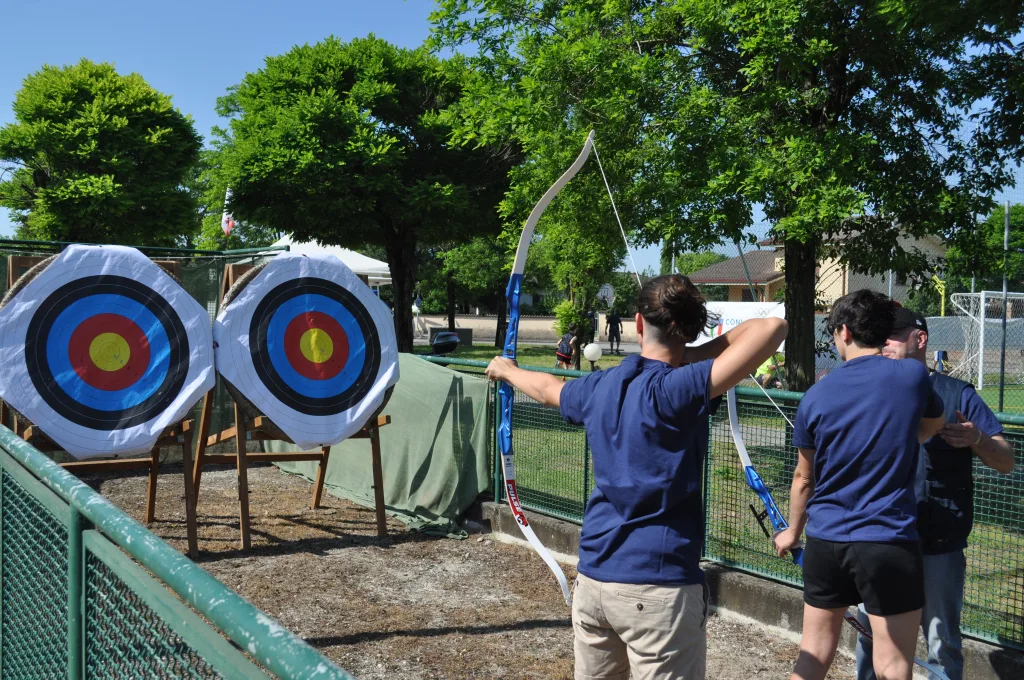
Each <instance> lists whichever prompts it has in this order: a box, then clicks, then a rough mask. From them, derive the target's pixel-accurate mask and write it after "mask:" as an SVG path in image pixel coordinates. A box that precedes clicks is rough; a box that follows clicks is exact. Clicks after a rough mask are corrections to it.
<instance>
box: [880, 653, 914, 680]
mask: <svg viewBox="0 0 1024 680" xmlns="http://www.w3.org/2000/svg"><path fill="white" fill-rule="evenodd" d="M874 667H875V677H876V678H877V679H878V680H910V678H911V677H912V676H913V672H914V664H913V663H912V662H911V661H910V660H908V659H904V658H903V657H901V656H890V657H888V658H883V659H874Z"/></svg>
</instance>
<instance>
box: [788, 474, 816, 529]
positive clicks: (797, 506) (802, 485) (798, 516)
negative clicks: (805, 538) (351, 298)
mask: <svg viewBox="0 0 1024 680" xmlns="http://www.w3.org/2000/svg"><path fill="white" fill-rule="evenodd" d="M813 494H814V483H813V482H811V480H809V479H807V478H806V477H804V476H803V475H801V474H799V473H797V474H795V475H793V486H792V487H790V490H789V526H790V527H793V528H795V529H796V532H797V534H799V533H801V532H802V531H803V530H804V526H805V525H806V524H807V502H808V501H809V500H811V496H812V495H813Z"/></svg>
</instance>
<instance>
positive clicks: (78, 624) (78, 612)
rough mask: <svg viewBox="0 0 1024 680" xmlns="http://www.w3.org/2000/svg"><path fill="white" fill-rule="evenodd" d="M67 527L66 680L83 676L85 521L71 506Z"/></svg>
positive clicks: (78, 678)
mask: <svg viewBox="0 0 1024 680" xmlns="http://www.w3.org/2000/svg"><path fill="white" fill-rule="evenodd" d="M68 510H70V511H71V521H70V522H69V524H68V680H81V678H84V677H85V634H84V633H85V627H84V624H85V622H84V616H83V611H82V610H83V609H84V607H85V587H84V586H85V579H84V578H83V576H84V562H85V557H84V552H83V550H82V532H83V531H85V529H86V524H87V522H86V520H85V518H84V517H82V515H81V513H79V512H78V510H76V509H75V508H74V507H69V508H68Z"/></svg>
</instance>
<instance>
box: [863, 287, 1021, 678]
mask: <svg viewBox="0 0 1024 680" xmlns="http://www.w3.org/2000/svg"><path fill="white" fill-rule="evenodd" d="M882 354H883V355H885V356H886V357H888V358H890V359H911V360H915V359H916V360H917V361H918V362H920V363H921V364H924V363H925V359H926V357H927V356H928V322H927V321H926V320H925V318H924V317H923V316H922V315H920V314H918V313H917V312H914V311H911V310H909V309H906V308H904V307H900V308H899V309H897V310H896V323H895V324H894V325H893V330H892V334H891V335H890V336H889V339H888V340H887V341H886V343H885V349H883V350H882ZM930 380H931V383H932V387H933V388H934V389H935V391H936V392H937V393H938V394H939V396H940V397H941V398H942V401H943V404H944V406H945V413H944V417H945V421H946V424H945V425H944V426H943V428H942V430H941V431H940V432H939V434H938V435H937V436H935V437H932V438H931V439H929V440H928V441H926V442H925V443H924V444H922V445H921V450H920V455H919V464H918V480H917V482H918V485H917V494H916V495H917V500H918V505H917V533H918V534H919V535H920V537H921V552H922V553H924V561H923V565H924V609H923V610H922V612H921V628H922V629H923V631H924V635H925V638H926V639H927V640H928V661H929V663H932V664H935V665H937V666H939V667H941V668H942V670H943V671H944V672H945V673H946V677H948V678H949V680H962V678H963V676H964V658H963V654H962V652H961V649H962V645H961V641H960V612H961V611H962V610H963V606H964V577H965V574H966V570H967V561H966V559H965V557H964V549H965V548H966V547H967V537H968V536H969V535H970V533H971V527H972V526H973V523H974V456H977V457H978V460H980V461H981V462H982V463H983V464H985V465H986V466H988V467H990V468H992V469H993V470H996V471H997V472H1002V473H1003V474H1007V473H1010V472H1012V471H1013V465H1014V460H1013V447H1012V446H1011V445H1010V442H1008V441H1006V439H1005V438H1003V436H1002V432H1003V426H1002V425H1001V424H1000V423H999V421H998V420H996V417H995V414H994V413H992V409H990V408H989V407H988V405H987V404H986V403H985V402H984V401H982V399H981V397H980V396H978V393H977V392H975V391H974V387H972V386H971V385H970V384H969V383H966V382H964V381H963V380H957V379H956V378H951V377H949V376H948V375H943V374H942V373H940V372H937V371H933V372H932V373H931V375H930ZM858 618H859V619H860V620H861V623H864V624H867V625H868V626H869V627H870V624H869V622H868V619H867V615H866V614H865V613H864V611H863V607H861V610H860V611H858ZM871 654H872V645H871V641H870V640H868V639H867V638H865V637H863V636H861V637H860V638H859V639H858V641H857V678H858V680H874V679H875V677H876V676H875V672H874V669H873V668H872V666H871V663H870V660H871ZM933 677H934V676H933Z"/></svg>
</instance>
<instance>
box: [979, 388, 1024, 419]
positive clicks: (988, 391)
mask: <svg viewBox="0 0 1024 680" xmlns="http://www.w3.org/2000/svg"><path fill="white" fill-rule="evenodd" d="M978 394H979V395H981V398H982V400H984V402H985V403H986V404H988V407H989V408H990V409H992V410H993V411H995V410H997V409H998V408H999V385H998V384H997V385H996V386H995V387H986V388H984V389H982V390H979V391H978ZM1003 413H1016V414H1024V385H1006V386H1005V387H1004V389H1003Z"/></svg>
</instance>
